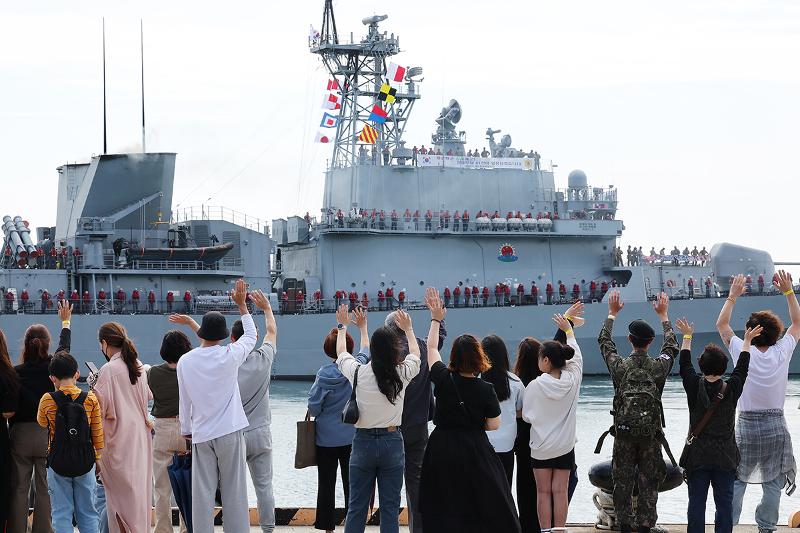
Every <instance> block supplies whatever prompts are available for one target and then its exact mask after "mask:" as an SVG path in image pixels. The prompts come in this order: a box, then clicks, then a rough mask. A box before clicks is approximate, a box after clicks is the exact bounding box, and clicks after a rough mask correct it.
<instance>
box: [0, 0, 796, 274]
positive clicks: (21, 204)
mask: <svg viewBox="0 0 800 533" xmlns="http://www.w3.org/2000/svg"><path fill="white" fill-rule="evenodd" d="M376 5H377V4H376V2H367V1H365V0H349V1H344V0H340V1H337V2H335V3H334V7H335V11H336V21H337V25H338V28H339V32H340V35H345V36H347V37H349V34H350V32H351V31H352V32H354V34H355V36H356V37H357V38H360V37H361V36H362V35H363V34H364V33H365V27H364V26H362V24H361V22H360V21H361V18H362V17H364V16H367V15H372V14H376V13H377V14H384V13H386V14H388V15H389V19H388V20H387V21H385V22H384V23H382V25H381V27H382V28H383V29H385V30H388V31H389V32H394V33H395V34H398V35H399V36H400V44H401V47H402V49H403V53H402V54H401V55H400V56H397V60H398V62H399V63H401V64H406V65H419V66H422V67H424V69H425V81H424V83H423V85H422V94H423V99H422V100H421V101H420V102H418V104H417V105H416V107H415V109H414V114H413V116H412V120H411V122H410V124H409V126H408V129H407V133H406V140H407V142H408V145H414V144H423V143H424V144H428V143H429V141H430V133H431V131H432V130H433V127H434V124H433V119H434V118H435V117H436V115H437V114H438V112H439V109H440V108H441V106H442V104H443V103H444V102H446V101H448V100H449V99H450V98H457V99H458V100H459V101H460V102H461V104H462V107H463V109H464V115H463V119H462V121H461V123H460V128H459V129H464V130H466V132H467V139H468V141H469V144H468V147H483V146H484V145H485V141H484V140H483V139H484V132H485V131H486V128H487V127H489V126H491V127H493V128H501V129H502V130H503V133H510V134H511V136H512V137H513V140H514V142H513V144H514V146H516V147H518V148H523V149H526V150H527V149H531V148H533V149H536V150H538V151H539V153H541V154H542V156H543V160H544V161H545V162H548V163H549V161H551V160H552V161H553V162H555V163H556V164H557V165H558V168H557V169H556V172H557V173H556V181H557V183H558V184H559V185H560V186H565V185H566V176H567V174H568V172H569V171H570V170H571V169H574V168H581V169H583V170H584V171H585V172H586V173H587V175H588V176H589V182H590V184H593V185H603V186H606V185H610V184H613V185H614V186H615V187H617V188H619V191H620V192H619V194H620V196H619V198H620V212H619V218H622V219H623V220H624V221H625V226H626V231H625V235H624V238H623V241H622V243H623V245H627V244H633V245H642V246H644V247H645V249H646V250H649V248H650V246H651V245H655V246H656V248H660V247H661V246H666V247H667V248H670V247H672V246H673V245H674V244H677V245H679V246H681V247H683V246H686V245H688V246H690V247H691V246H694V245H695V244H696V245H698V246H702V245H706V246H710V245H712V244H713V243H715V242H720V241H729V242H736V243H741V244H744V245H749V246H754V247H758V248H764V249H767V250H768V251H770V252H771V253H772V254H773V257H774V258H775V259H776V260H784V261H787V260H797V261H800V250H799V249H798V248H797V237H796V233H797V230H796V228H797V222H796V220H797V212H798V210H797V206H798V200H797V198H798V195H797V191H798V178H800V171H799V170H798V164H797V159H798V154H799V153H800V150H799V148H800V146H799V145H800V143H798V141H799V140H800V138H799V135H798V124H800V98H799V97H800V91H799V89H800V69H798V64H800V3H798V2H794V1H792V0H786V1H781V0H764V1H751V2H745V1H737V0H704V1H703V2H696V1H684V0H677V1H673V2H642V1H640V0H632V1H612V2H597V1H595V0H591V1H565V0H558V1H556V0H548V1H533V2H531V1H530V0H524V1H516V0H514V1H511V0H507V1H504V2H485V1H481V2H477V1H472V0H464V1H460V2H457V3H456V2H449V1H448V2H422V1H420V0H406V1H405V2H397V3H384V4H383V6H382V7H381V8H380V10H379V11H377V12H376V11H375V6H376ZM322 8H323V1H322V0H300V1H299V2H275V1H266V2H265V1H251V2H209V1H205V0H192V1H191V2H189V1H174V0H173V1H170V2H163V1H159V2H156V1H140V2H125V3H123V2H110V1H104V2H88V1H87V2H68V3H65V2H61V1H55V0H52V1H45V0H40V1H37V2H3V3H2V6H0V50H2V53H0V80H1V81H2V83H0V163H2V171H3V175H2V177H0V180H2V181H0V183H2V186H3V198H4V199H5V200H4V202H3V203H4V209H2V211H3V213H2V214H6V213H8V214H11V215H16V214H20V215H22V216H23V218H25V219H28V220H30V221H31V223H32V225H34V226H44V225H53V224H55V218H56V213H55V205H56V183H57V174H56V170H55V168H56V167H57V166H58V165H60V164H62V163H64V162H67V161H85V160H88V158H89V157H90V156H91V155H92V154H95V153H99V152H101V151H102V85H101V73H102V70H101V68H102V67H101V48H100V42H101V41H100V39H101V33H100V21H101V17H103V16H105V18H106V40H107V77H108V117H109V118H108V120H109V127H108V138H109V152H112V153H113V152H122V151H131V150H139V149H140V148H141V144H140V143H141V134H140V125H139V123H140V108H139V68H140V67H139V19H140V18H143V19H144V30H145V83H146V91H147V94H146V99H147V121H148V126H147V149H148V151H170V152H177V153H178V159H177V168H176V178H175V194H174V201H175V203H176V204H177V203H180V204H181V206H191V205H199V204H201V203H205V204H212V205H225V206H228V207H231V208H235V209H238V210H240V211H244V212H246V213H248V214H250V215H253V216H258V217H262V218H264V219H272V218H278V217H285V216H288V215H292V214H296V213H299V214H302V213H305V211H306V210H308V211H311V212H312V213H316V212H318V210H319V208H320V205H321V200H322V183H323V174H322V173H323V169H324V166H325V160H326V158H327V157H329V155H330V147H329V146H326V145H319V144H315V143H314V142H313V140H314V136H315V133H316V131H317V129H318V128H317V125H318V124H319V119H320V117H321V113H322V111H321V110H320V100H321V98H322V94H323V92H324V84H325V80H326V79H327V76H326V73H325V72H324V71H323V69H322V67H321V63H320V61H319V60H318V58H317V57H316V56H313V55H311V54H309V53H308V48H307V37H308V31H309V25H310V24H313V25H314V26H315V27H316V28H319V27H320V23H321V17H322Z"/></svg>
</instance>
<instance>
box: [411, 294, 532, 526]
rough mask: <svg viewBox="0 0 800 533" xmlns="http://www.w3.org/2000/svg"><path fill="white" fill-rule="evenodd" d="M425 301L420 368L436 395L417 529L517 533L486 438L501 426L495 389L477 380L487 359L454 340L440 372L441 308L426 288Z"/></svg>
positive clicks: (468, 343) (475, 345)
mask: <svg viewBox="0 0 800 533" xmlns="http://www.w3.org/2000/svg"><path fill="white" fill-rule="evenodd" d="M425 302H426V303H427V304H428V307H429V309H430V310H431V328H430V332H429V333H428V340H427V344H428V361H427V363H428V365H429V366H430V371H431V381H432V382H433V385H434V395H435V396H436V413H435V415H434V419H433V423H434V425H435V426H436V428H435V429H434V430H433V433H431V436H430V439H429V440H428V447H427V448H426V450H425V459H424V461H423V463H422V480H421V482H420V509H421V512H422V523H423V527H424V528H425V530H426V531H435V532H437V533H450V532H452V533H463V532H465V531H468V532H475V533H479V532H480V533H484V532H485V533H489V532H492V533H518V532H519V531H520V526H519V519H518V518H517V510H516V508H515V507H514V499H513V498H512V496H511V486H510V485H509V483H508V480H507V479H506V474H505V471H504V469H503V465H502V463H501V462H500V459H499V458H498V456H497V454H496V453H495V451H494V449H493V448H492V445H491V444H490V443H489V439H488V438H487V436H486V432H487V431H496V430H497V428H499V427H500V413H501V411H500V402H499V401H498V400H497V395H496V394H495V391H494V387H492V385H491V384H490V383H487V382H486V381H483V380H482V379H479V378H478V377H477V376H478V374H481V373H485V372H486V371H487V370H489V368H490V363H489V359H488V358H487V357H486V354H485V353H484V351H483V348H482V347H481V343H480V342H479V341H478V339H476V338H475V337H474V336H472V335H460V336H459V337H457V338H456V339H455V340H454V341H453V347H452V349H451V351H450V364H449V365H448V366H445V364H444V363H443V362H442V358H441V356H440V355H439V324H438V323H439V322H441V321H442V320H443V319H444V315H445V308H444V304H443V303H442V301H441V299H440V298H439V293H438V291H436V289H432V288H428V289H427V291H426V293H425Z"/></svg>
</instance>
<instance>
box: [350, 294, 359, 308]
mask: <svg viewBox="0 0 800 533" xmlns="http://www.w3.org/2000/svg"><path fill="white" fill-rule="evenodd" d="M349 296H350V310H351V311H353V310H355V308H356V307H358V293H357V292H356V291H350V295H349Z"/></svg>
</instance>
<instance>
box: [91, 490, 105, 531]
mask: <svg viewBox="0 0 800 533" xmlns="http://www.w3.org/2000/svg"><path fill="white" fill-rule="evenodd" d="M94 506H95V508H97V514H98V515H99V517H100V524H99V526H98V529H99V530H100V533H108V511H107V510H106V509H107V508H106V488H105V487H104V486H103V485H102V484H101V483H96V484H95V487H94Z"/></svg>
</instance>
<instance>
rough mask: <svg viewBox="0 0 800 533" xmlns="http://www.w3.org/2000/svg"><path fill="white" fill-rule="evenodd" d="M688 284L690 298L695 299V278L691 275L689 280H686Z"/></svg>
mask: <svg viewBox="0 0 800 533" xmlns="http://www.w3.org/2000/svg"><path fill="white" fill-rule="evenodd" d="M686 285H687V286H688V287H689V299H690V300H693V299H694V278H693V277H691V276H689V281H687V282H686Z"/></svg>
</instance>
